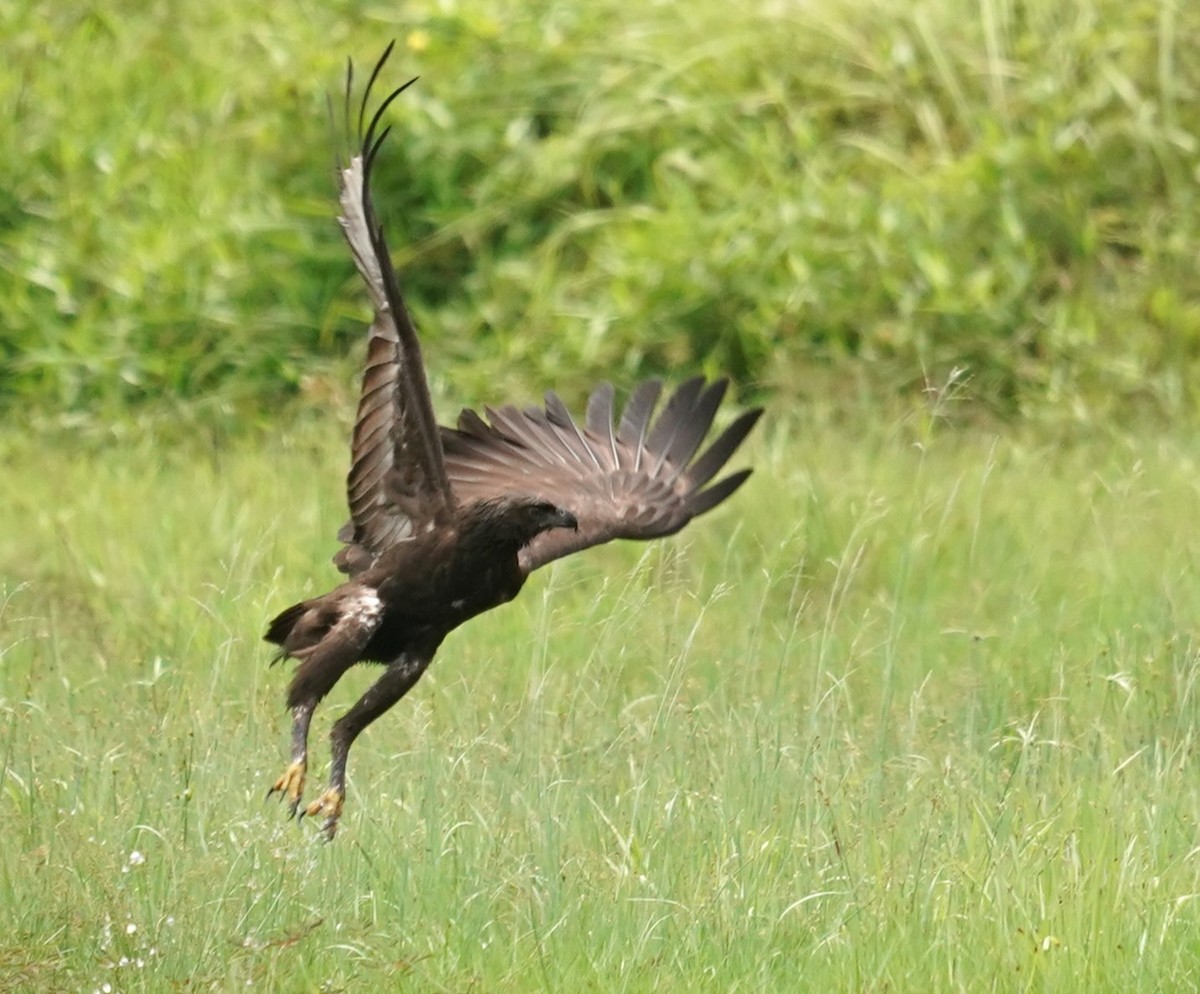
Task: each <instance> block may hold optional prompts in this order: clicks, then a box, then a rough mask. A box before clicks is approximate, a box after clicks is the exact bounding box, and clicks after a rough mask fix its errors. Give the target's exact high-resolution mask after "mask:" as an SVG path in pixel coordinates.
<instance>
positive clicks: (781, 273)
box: [0, 0, 1200, 422]
mask: <svg viewBox="0 0 1200 994" xmlns="http://www.w3.org/2000/svg"><path fill="white" fill-rule="evenodd" d="M0 33H2V34H3V36H4V38H5V39H6V40H5V59H4V61H3V64H2V65H0V267H2V270H3V273H4V278H3V280H2V282H0V407H3V408H4V409H7V410H8V411H10V412H13V411H21V412H23V411H27V410H34V411H40V412H45V413H48V414H50V415H52V416H53V417H54V418H55V419H60V420H61V419H66V420H67V421H68V422H70V421H72V420H79V421H88V420H93V421H100V422H103V421H104V420H105V419H112V418H114V417H119V416H120V415H121V413H122V412H127V411H128V410H129V409H130V408H131V407H132V408H133V409H146V408H148V407H159V406H160V405H161V403H162V402H164V401H166V402H167V404H168V406H170V405H176V406H178V407H180V408H181V409H182V408H186V409H187V410H189V411H190V412H199V416H200V417H202V418H209V417H211V418H217V419H220V418H222V417H227V416H228V415H229V414H231V413H233V414H237V415H238V416H239V417H240V416H245V415H246V414H247V413H251V414H252V413H255V412H258V413H264V412H270V411H271V410H273V409H275V408H276V407H278V406H279V405H281V404H286V403H287V402H288V400H289V398H291V397H296V396H301V397H302V398H303V399H304V401H305V403H306V404H307V405H309V406H312V405H313V404H314V403H316V404H317V405H321V404H323V403H325V402H326V401H330V400H334V401H337V403H338V404H341V403H343V402H345V403H349V399H348V397H347V396H346V394H347V393H348V392H349V390H351V389H352V388H353V384H352V379H353V377H352V375H351V374H350V372H349V369H348V368H347V366H348V365H350V364H352V363H353V362H354V361H355V359H356V357H357V354H358V353H357V347H358V346H359V342H360V339H361V338H362V319H363V318H364V317H365V301H364V294H363V293H362V292H361V291H360V289H359V287H358V286H357V284H356V281H355V279H354V277H353V275H352V270H351V267H350V264H349V262H348V259H347V256H346V253H345V251H344V250H343V247H342V245H341V243H340V240H339V236H338V233H337V231H336V227H335V226H334V225H333V223H332V221H331V216H332V214H333V184H332V170H331V165H332V161H333V148H334V146H335V145H336V144H337V142H336V141H335V138H334V136H333V134H332V133H331V130H330V124H329V118H328V114H327V110H326V93H327V92H330V93H333V94H335V95H336V94H337V93H338V91H339V89H340V80H341V74H342V71H343V70H342V65H343V62H344V59H345V57H346V56H347V55H352V56H353V57H354V58H355V60H356V62H357V63H358V64H359V67H360V72H363V71H364V70H365V69H366V68H368V67H369V65H370V63H371V62H372V61H373V60H374V58H375V57H376V56H377V55H378V53H379V52H380V51H381V50H382V47H383V45H384V44H385V43H386V41H387V40H388V39H390V38H391V37H393V36H395V37H398V38H399V50H398V52H397V53H396V55H395V56H394V57H393V60H392V64H391V65H390V66H389V67H388V70H387V73H386V76H385V80H384V82H385V83H386V84H398V83H399V82H401V81H403V80H404V79H406V78H407V77H408V75H410V74H418V73H419V74H421V75H422V77H423V78H422V80H421V82H420V84H419V85H418V86H417V87H415V88H414V89H413V90H412V91H410V93H409V94H407V95H406V96H405V97H404V98H403V99H402V100H401V101H400V102H399V103H397V104H396V105H394V107H393V110H392V111H391V112H390V118H389V119H390V121H391V123H392V124H393V133H392V138H391V140H390V142H389V144H388V147H387V149H386V150H385V153H384V156H383V160H382V162H381V164H380V168H379V171H378V189H377V199H378V202H379V206H380V211H381V214H382V215H383V217H384V219H385V223H386V225H387V230H388V233H389V236H390V239H391V244H392V248H393V252H394V254H395V258H396V262H397V265H398V266H399V267H400V271H401V276H402V281H403V283H404V285H405V287H406V291H407V293H408V295H409V298H410V301H411V304H412V306H413V309H414V310H415V311H416V313H417V315H418V318H419V322H420V324H421V326H422V329H423V333H424V336H425V339H426V341H427V343H428V344H427V357H428V358H429V359H430V360H432V363H431V364H432V366H433V378H434V388H435V392H438V393H439V394H445V393H453V395H454V396H459V395H462V396H466V397H469V398H470V399H471V400H472V401H476V400H484V399H489V398H496V397H499V396H504V395H515V396H520V397H528V396H534V395H536V393H537V392H538V391H540V389H542V388H544V387H546V386H549V385H551V384H557V385H558V386H559V387H565V392H566V393H567V394H568V395H569V396H572V397H577V396H578V395H579V394H580V393H582V392H583V391H584V390H585V389H586V388H587V387H588V385H590V384H591V383H592V382H594V381H595V380H596V379H599V378H611V379H615V380H617V381H618V382H628V381H629V380H630V379H631V378H632V377H633V376H634V375H637V374H642V373H649V372H661V371H675V370H677V369H678V368H680V367H684V366H686V367H688V368H689V369H692V368H700V369H703V370H706V371H708V372H709V373H716V372H718V371H728V372H731V373H732V374H734V375H735V376H736V377H737V378H738V379H739V381H741V382H742V384H743V385H744V386H747V387H750V388H765V389H768V390H774V391H777V392H778V393H779V394H780V395H781V396H782V397H783V398H785V399H786V398H790V397H795V396H800V395H805V396H820V397H824V398H826V402H827V403H829V404H830V405H832V406H833V407H835V408H836V407H838V406H839V405H843V404H851V403H857V402H858V401H859V400H860V399H861V398H862V397H870V398H877V397H887V396H896V395H899V396H902V397H903V396H909V395H917V394H918V393H919V391H920V388H921V387H922V385H923V384H924V383H925V381H926V380H927V379H928V380H930V381H935V382H942V381H945V380H947V379H948V378H950V379H953V378H954V377H953V376H952V370H955V369H960V370H961V369H964V368H965V369H966V370H967V371H968V374H969V376H970V386H969V393H970V395H971V396H972V397H974V398H975V399H977V400H978V401H979V402H980V403H981V404H982V405H983V406H984V407H985V408H986V409H988V410H990V411H994V412H996V413H999V414H1001V415H1004V416H1009V415H1017V414H1040V415H1045V414H1051V415H1064V414H1065V415H1066V416H1068V417H1081V418H1088V419H1090V418H1093V417H1099V416H1103V415H1106V414H1113V413H1121V412H1125V411H1128V410H1130V409H1132V408H1135V407H1136V408H1142V407H1146V408H1150V409H1152V410H1155V411H1159V412H1162V413H1164V414H1167V415H1173V414H1176V413H1179V412H1181V411H1188V410H1190V409H1191V408H1192V407H1194V404H1195V393H1194V390H1193V389H1192V388H1190V386H1189V381H1190V380H1192V379H1194V378H1195V376H1194V373H1195V371H1196V366H1197V363H1198V361H1200V278H1198V276H1197V273H1196V259H1197V255H1198V250H1200V210H1198V206H1200V205H1198V194H1197V190H1198V183H1200V167H1198V166H1197V140H1198V136H1200V101H1198V100H1197V96H1198V90H1200V60H1198V59H1196V58H1194V57H1193V56H1194V53H1195V52H1197V51H1200V5H1196V4H1190V3H1186V2H1184V0H1135V2H1130V0H1023V2H1022V0H979V2H976V3H968V4H964V3H957V2H954V0H927V2H921V3H916V4H911V5H909V4H903V5H902V4H892V3H889V2H886V0H821V2H819V3H812V4H802V3H796V2H791V0H751V2H749V3H747V4H740V5H731V4H726V3H715V2H712V0H698V2H695V3H691V4H687V5H680V4H674V3H651V4H647V5H628V4H624V3H617V2H614V0H594V2H592V3H587V4H584V3H579V2H577V0H575V2H570V3H567V2H555V0H533V2H525V3H514V2H512V0H481V2H478V3H471V4H467V3H462V2H455V0H439V2H433V0H414V2H410V3H405V4H402V5H399V4H397V5H391V4H389V5H377V4H371V3H349V2H334V3H326V4H320V5H318V4H314V3H302V4H295V5H267V4H247V3H245V2H237V3H234V2H230V0H215V2H213V3H209V4H185V3H183V2H179V0H157V2H153V0H152V2H150V3H145V2H143V0H138V2H137V3H133V2H132V0H112V2H109V3H106V4H101V5H96V6H93V7H91V8H90V9H89V8H87V7H86V6H84V5H55V4H50V3H48V2H34V3H29V2H20V0H17V2H13V0H0ZM336 103H337V99H336V97H335V105H336Z"/></svg>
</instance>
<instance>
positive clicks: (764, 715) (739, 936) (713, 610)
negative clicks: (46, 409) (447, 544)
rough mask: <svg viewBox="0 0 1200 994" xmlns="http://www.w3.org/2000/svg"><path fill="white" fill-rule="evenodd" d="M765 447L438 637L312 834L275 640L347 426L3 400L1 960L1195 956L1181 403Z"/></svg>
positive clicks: (163, 980)
mask: <svg viewBox="0 0 1200 994" xmlns="http://www.w3.org/2000/svg"><path fill="white" fill-rule="evenodd" d="M267 452H269V455H265V454H264V453H267ZM752 455H753V459H754V462H755V463H756V464H757V466H758V467H759V472H758V475H757V476H756V477H755V478H754V480H753V482H752V483H751V484H750V485H749V486H748V487H747V489H746V491H745V493H743V494H740V495H739V499H738V500H737V501H736V502H735V505H734V506H732V507H730V508H728V509H725V510H722V511H721V512H720V513H718V514H714V515H713V516H712V517H711V518H708V519H706V520H704V521H703V522H702V523H700V524H698V525H697V526H695V527H693V528H692V529H690V530H689V531H688V533H687V535H686V536H685V537H683V538H681V539H677V540H673V541H671V542H669V543H662V544H659V545H657V546H653V547H635V546H624V547H614V548H609V549H604V550H596V551H595V552H594V553H593V554H591V555H589V556H586V557H579V558H578V559H577V560H574V561H570V562H568V563H564V564H560V566H559V567H557V568H555V569H552V570H550V571H548V572H547V573H546V574H545V575H544V576H538V577H537V578H536V579H535V581H533V582H532V583H531V586H530V588H529V589H528V590H527V592H526V594H525V595H523V597H522V598H520V599H519V600H518V601H517V602H515V603H514V604H512V605H510V606H508V607H506V608H504V609H502V610H500V611H497V612H495V613H494V614H493V615H491V616H488V617H485V618H483V619H480V620H479V621H478V622H477V623H475V624H473V625H471V626H469V627H468V628H466V629H464V630H462V631H460V632H459V633H457V634H456V635H455V636H454V637H453V638H452V639H451V640H450V641H449V642H448V643H447V645H446V646H445V648H444V651H443V653H442V654H441V656H440V657H439V659H438V661H437V663H436V664H435V666H434V667H433V669H432V670H431V672H430V673H429V674H428V676H427V677H426V679H425V680H424V681H423V682H422V683H421V684H420V685H419V687H418V689H417V690H416V691H414V692H413V694H412V695H411V697H410V698H409V699H408V700H406V701H404V702H403V703H402V705H401V706H399V707H398V708H397V709H396V710H395V711H394V712H392V713H391V714H389V715H388V716H387V717H386V718H385V719H383V720H381V722H380V723H379V724H378V725H376V726H375V727H373V728H372V729H371V730H370V732H369V733H367V734H366V735H365V736H364V738H363V739H362V740H361V741H360V743H359V745H358V746H357V747H356V753H355V757H354V760H355V761H354V763H353V764H352V783H351V790H350V795H349V804H348V810H347V815H346V817H345V819H344V823H343V829H342V832H341V834H340V835H339V838H338V840H337V841H336V843H334V844H333V845H322V844H320V843H319V842H317V841H316V839H315V834H314V832H315V827H314V826H307V825H300V826H299V827H297V826H296V825H295V824H292V823H290V822H288V821H287V820H286V819H285V817H284V814H283V811H282V809H281V808H280V807H279V806H278V805H276V804H264V802H263V795H264V793H265V791H266V788H267V786H268V785H269V784H270V782H271V781H272V780H273V778H274V777H275V776H276V775H277V774H278V772H279V771H280V770H281V769H282V764H283V763H284V760H285V740H286V734H287V720H286V715H285V713H284V711H283V709H282V689H283V686H284V683H285V681H286V673H284V672H283V671H281V670H279V669H270V668H268V666H267V662H268V659H269V653H268V651H267V647H266V646H264V645H263V644H261V643H260V642H258V640H257V639H258V635H259V633H260V631H261V629H262V627H263V622H264V619H266V618H267V617H268V616H270V614H271V613H272V612H273V611H275V610H276V609H278V608H279V607H280V606H281V605H283V604H284V603H286V602H288V601H289V600H290V599H292V598H293V597H295V596H296V595H297V594H301V593H305V592H314V591H316V590H318V589H320V588H321V587H323V586H324V585H325V584H326V583H327V582H329V581H330V580H331V579H332V578H333V571H332V567H331V566H329V565H328V562H327V555H328V554H329V553H330V551H331V547H332V544H333V543H332V542H331V540H330V536H331V535H332V533H333V531H334V530H335V528H336V525H337V523H338V521H339V519H340V518H341V516H342V513H343V511H342V503H341V495H340V493H339V491H338V488H337V487H336V486H334V485H333V483H334V482H335V481H334V480H332V479H331V477H332V476H333V475H334V474H333V473H332V470H334V469H335V468H336V467H338V466H339V465H340V464H341V462H342V460H343V456H344V453H343V441H342V438H341V435H340V430H334V429H332V428H329V427H325V428H306V429H303V430H297V431H296V432H295V433H285V434H283V435H281V436H280V437H279V438H277V439H271V440H266V439H256V440H253V441H246V442H245V443H244V444H239V445H236V446H233V447H231V448H230V449H228V450H226V451H224V452H222V453H221V454H220V455H219V456H213V457H211V458H209V459H207V460H206V459H199V460H197V459H196V458H195V456H194V454H190V453H189V454H180V453H166V454H164V453H163V452H162V451H161V450H160V449H159V448H157V447H155V446H153V445H139V444H137V443H129V444H124V445H121V446H118V447H115V448H103V449H101V448H97V449H92V450H87V451H84V452H72V453H71V454H70V455H64V454H60V453H58V452H51V453H49V454H46V453H42V452H37V451H35V450H34V449H33V448H32V447H30V446H29V445H27V444H25V443H21V442H17V443H14V442H12V440H9V443H8V448H7V451H6V452H5V463H6V466H8V467H9V473H10V474H15V476H16V478H17V479H20V480H21V482H22V485H21V486H20V487H19V488H6V490H5V492H4V494H3V496H2V497H0V523H2V524H0V549H2V550H3V560H2V565H3V568H4V570H5V575H8V576H17V575H19V576H22V577H23V578H24V581H23V582H22V583H20V584H17V585H11V586H8V587H7V588H6V589H5V591H4V602H3V615H2V616H0V620H2V624H3V631H4V633H5V637H4V644H3V645H2V646H0V648H2V650H3V660H2V661H3V669H2V674H3V675H2V680H3V682H2V684H0V759H2V761H3V770H4V782H3V790H4V805H3V807H2V808H0V832H2V833H3V837H4V838H5V840H6V843H5V845H4V846H3V848H2V850H0V935H2V936H3V937H4V938H3V939H2V940H0V989H7V990H31V989H32V990H47V991H50V990H71V989H78V990H87V991H91V990H94V989H104V988H103V987H102V985H103V984H104V983H109V984H111V985H112V988H113V989H114V990H119V991H141V990H147V991H158V990H171V989H188V990H230V991H232V990H241V989H243V988H244V987H247V986H249V987H252V988H254V989H265V990H280V991H285V990H358V989H363V988H364V987H366V986H371V985H383V989H391V988H392V987H397V988H402V989H413V990H446V991H461V990H467V989H478V990H488V991H496V990H513V991H523V990H595V991H611V990H638V991H650V990H655V991H669V990H689V989H695V988H696V987H697V986H700V987H701V988H703V989H706V990H756V991H758V990H777V991H781V992H782V991H794V990H797V989H816V990H845V991H861V990H879V991H882V990H961V991H993V990H997V991H998V990H1004V991H1010V990H1039V991H1083V990H1087V991H1101V990H1111V991H1122V992H1128V991H1160V990H1186V989H1191V986H1192V985H1193V984H1194V978H1195V977H1196V975H1197V970H1198V968H1200V914H1198V912H1200V907H1198V905H1197V903H1196V900H1195V899H1196V897H1197V895H1198V894H1200V864H1198V859H1197V853H1198V850H1197V838H1196V825H1197V822H1198V819H1200V791H1198V790H1197V785H1196V776H1195V760H1194V750H1195V735H1196V731H1195V730H1196V727H1197V719H1198V718H1200V713H1198V710H1200V705H1198V702H1197V690H1198V688H1197V677H1198V675H1200V655H1198V649H1197V644H1196V640H1195V618H1196V617H1197V612H1198V610H1200V604H1198V603H1197V601H1198V599H1200V598H1198V595H1197V586H1196V584H1195V582H1194V577H1195V572H1196V547H1195V543H1194V542H1192V541H1191V540H1190V537H1189V534H1188V533H1189V527H1188V526H1187V524H1186V522H1188V521H1190V520H1191V519H1192V517H1193V515H1194V508H1195V506H1196V502H1197V498H1198V494H1197V489H1198V480H1200V472H1198V469H1200V468H1198V466H1197V461H1196V460H1197V457H1198V455H1200V449H1198V448H1197V445H1196V443H1195V440H1194V438H1192V437H1191V436H1190V435H1189V436H1173V435H1165V436H1157V437H1156V436H1151V435H1146V436H1139V437H1135V438H1121V439H1118V438H1113V437H1107V436H1105V437H1099V438H1096V439H1093V440H1090V441H1076V442H1073V443H1070V444H1067V445H1065V446H1064V445H1060V444H1055V443H1048V442H1045V441H1038V440H1034V439H1030V438H1026V437H1023V436H1022V435H1021V434H1020V433H1013V434H1008V435H1004V436H998V437H991V438H989V437H983V436H978V437H977V436H974V435H969V436H968V435H963V434H962V433H945V434H939V433H938V432H937V431H936V425H933V423H932V422H926V423H924V424H923V423H920V422H919V421H916V420H911V419H910V420H907V421H903V422H901V423H899V424H898V425H896V426H895V427H893V428H891V429H889V430H882V429H879V428H875V429H871V430H858V429H854V430H851V429H848V428H846V427H844V426H837V425H831V424H821V423H813V424H806V425H803V426H796V427H795V428H792V429H785V428H781V427H779V426H778V425H775V426H771V425H768V426H767V431H766V432H764V434H763V435H762V437H760V439H759V440H758V444H757V446H756V447H755V450H754V452H753V453H752ZM265 470H269V473H265ZM368 676H369V674H367V673H365V672H363V673H356V674H354V676H353V678H350V679H347V681H345V683H346V686H341V687H339V688H338V689H337V691H336V692H335V694H334V695H333V696H332V698H331V699H330V703H329V704H328V705H327V708H326V710H325V711H324V714H323V717H324V719H325V720H324V721H322V722H321V723H319V727H318V729H317V731H316V741H318V742H321V741H323V729H325V728H327V727H328V720H329V715H330V714H336V713H337V711H338V710H339V709H340V708H341V707H344V706H347V705H348V704H349V703H350V702H351V701H352V700H353V698H354V697H355V696H356V693H357V692H358V691H359V690H361V688H362V687H363V685H364V682H365V680H366V679H367V678H368ZM321 768H322V766H321V762H320V761H318V763H317V766H316V770H315V771H314V772H318V775H319V771H320V769H321Z"/></svg>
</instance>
